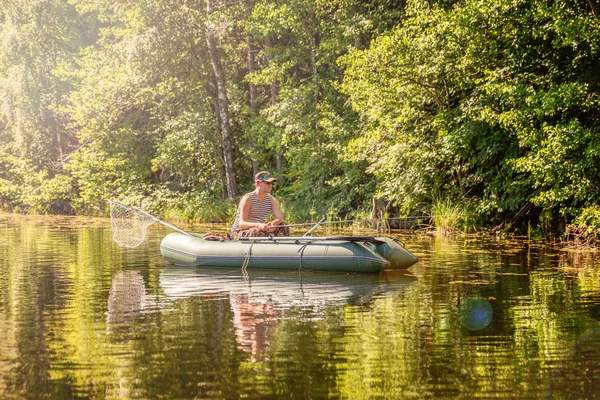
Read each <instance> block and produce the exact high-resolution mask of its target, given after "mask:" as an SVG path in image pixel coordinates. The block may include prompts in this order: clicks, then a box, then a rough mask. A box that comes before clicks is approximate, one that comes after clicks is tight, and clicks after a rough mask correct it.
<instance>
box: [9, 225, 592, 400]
mask: <svg viewBox="0 0 600 400" xmlns="http://www.w3.org/2000/svg"><path fill="white" fill-rule="evenodd" d="M212 229H213V230H214V227H213V228H212ZM167 232H168V230H166V229H163V228H162V227H160V226H154V227H153V228H152V229H151V231H150V237H149V238H148V240H147V241H146V242H145V243H144V244H143V245H142V246H140V247H138V248H136V249H122V248H119V247H118V246H116V245H115V244H113V242H112V239H111V232H110V229H109V226H108V221H107V220H92V219H69V218H40V217H36V218H34V217H26V218H25V217H14V216H0V398H2V399H43V398H57V399H63V398H95V399H104V398H111V399H116V398H118V399H133V398H163V399H178V398H179V399H193V398H207V399H213V398H214V399H220V398H231V399H235V398H240V397H244V398H293V399H296V398H297V399H303V398H346V399H373V398H387V399H405V398H406V399H410V398H491V397H497V398H549V399H555V398H556V399H563V398H574V399H580V398H600V324H599V320H600V273H599V272H598V267H599V264H600V262H599V260H598V256H597V255H596V254H595V253H567V252H560V251H558V250H557V249H555V248H552V247H551V246H549V245H544V244H535V243H530V242H527V241H519V240H497V241H493V240H490V239H489V238H478V237H470V238H458V239H452V240H451V239H443V238H434V237H430V236H425V235H420V236H419V235H407V234H402V235H400V234H392V235H391V236H401V237H402V239H403V240H404V241H405V243H406V245H407V247H408V248H409V249H410V250H411V251H413V252H414V253H415V254H416V255H418V256H419V257H420V262H419V263H418V264H417V265H416V266H414V267H412V268H411V269H410V273H408V274H406V273H398V272H392V273H384V274H381V275H378V276H351V275H341V274H340V275H332V274H310V273H303V274H302V275H299V274H298V273H274V272H271V273H267V272H260V273H256V272H255V273H251V274H250V276H249V278H248V279H244V277H243V276H242V274H241V273H240V271H236V270H226V271H225V270H210V269H202V270H201V269H181V268H176V267H173V266H171V265H169V264H168V263H166V262H165V261H164V260H163V259H162V258H161V257H160V252H159V249H158V246H159V243H160V239H161V238H162V237H163V236H164V235H165V234H166V233H167ZM321 233H327V232H321ZM361 234H365V232H361Z"/></svg>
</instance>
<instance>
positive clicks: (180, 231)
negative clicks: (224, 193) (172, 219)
mask: <svg viewBox="0 0 600 400" xmlns="http://www.w3.org/2000/svg"><path fill="white" fill-rule="evenodd" d="M108 202H109V203H114V204H116V205H118V206H119V207H122V208H124V209H126V210H129V211H132V212H134V213H138V214H141V215H144V216H146V217H148V218H150V219H152V220H153V221H154V222H158V223H159V224H163V225H164V226H166V227H169V228H171V229H173V230H175V231H177V232H179V233H183V234H184V235H187V236H194V235H192V234H191V233H189V232H186V231H184V230H183V229H181V228H178V227H176V226H175V225H173V224H171V223H168V222H165V221H163V220H160V219H158V218H156V217H155V216H153V215H151V214H148V213H147V212H146V211H143V210H140V209H138V208H135V207H131V206H126V205H125V204H123V203H119V202H118V201H115V200H109V201H108Z"/></svg>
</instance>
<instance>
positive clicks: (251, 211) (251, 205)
mask: <svg viewBox="0 0 600 400" xmlns="http://www.w3.org/2000/svg"><path fill="white" fill-rule="evenodd" d="M274 181H275V178H273V177H272V176H271V174H270V173H269V172H267V171H261V172H259V173H258V174H256V176H255V177H254V186H255V189H254V191H252V192H250V193H247V194H245V195H244V196H243V197H242V199H241V200H240V205H239V206H238V210H237V213H236V215H235V221H234V222H233V227H232V228H231V235H232V237H233V238H234V239H238V238H240V237H250V236H268V235H269V234H272V235H274V236H289V234H290V233H289V231H290V230H289V227H287V226H286V227H281V228H277V225H281V224H283V214H281V210H280V209H279V203H278V202H277V199H275V197H273V196H271V190H272V189H273V182H274ZM271 213H272V214H273V216H274V217H275V219H274V220H272V221H270V222H268V223H267V222H266V221H267V217H268V216H269V214H271Z"/></svg>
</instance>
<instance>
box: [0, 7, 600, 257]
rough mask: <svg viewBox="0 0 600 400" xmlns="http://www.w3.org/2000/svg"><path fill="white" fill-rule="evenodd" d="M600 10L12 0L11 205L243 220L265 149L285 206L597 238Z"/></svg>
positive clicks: (382, 220) (383, 219)
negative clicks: (243, 199) (117, 207)
mask: <svg viewBox="0 0 600 400" xmlns="http://www.w3.org/2000/svg"><path fill="white" fill-rule="evenodd" d="M599 9H600V0H569V1H553V2H548V1H544V0H515V1H511V2H508V3H507V2H506V1H503V0H428V1H425V0H410V1H388V0H373V1H370V2H361V1H355V0H348V1H344V2H329V1H322V0H244V1H237V2H231V1H228V2H225V1H223V0H202V1H198V2H187V1H183V2H172V1H167V0H156V1H154V2H145V1H136V0H134V1H128V2H114V1H109V0H97V1H94V2H91V1H87V0H77V1H73V0H48V1H43V2H25V1H21V2H8V3H7V4H5V5H4V6H3V7H2V9H0V210H2V211H5V212H14V213H24V214H58V215H82V216H107V215H108V206H107V204H106V200H107V199H115V200H119V201H122V202H124V203H126V204H129V205H133V206H136V207H139V208H142V209H144V210H147V211H148V212H150V213H152V214H155V215H157V216H160V217H161V218H164V219H165V220H172V221H174V222H177V221H185V222H186V223H189V222H193V223H211V222H214V223H216V222H218V223H225V224H227V223H230V222H231V220H232V217H233V215H234V214H235V208H236V206H237V203H238V200H239V197H240V196H241V195H242V194H244V193H246V192H247V191H250V189H251V187H252V179H253V176H254V174H255V173H256V172H257V171H259V170H269V171H271V172H272V173H273V175H274V176H277V177H278V181H277V183H276V185H275V189H274V194H275V195H276V196H277V198H278V199H281V204H282V208H283V212H284V215H285V216H286V221H287V222H288V223H297V222H306V221H317V220H319V219H320V218H322V217H326V218H327V220H328V221H342V220H359V221H366V222H364V223H365V224H367V225H369V226H370V227H371V228H375V229H381V230H386V229H395V228H398V227H403V226H404V225H410V224H412V223H413V222H414V223H415V225H417V226H415V227H414V229H420V230H422V231H423V232H435V234H438V235H450V236H451V235H457V234H463V233H465V234H471V233H477V232H480V233H486V234H493V235H524V236H526V237H527V238H528V239H529V240H538V239H544V238H546V239H547V238H554V239H553V240H556V241H557V242H560V243H562V244H564V245H565V246H570V247H572V248H575V249H576V248H581V249H588V248H596V247H598V245H599V242H598V240H599V235H600V140H598V138H599V137H600V72H599V71H600V67H599V66H600V17H599V15H598V10H599ZM165 21H168V23H165ZM400 221H403V222H402V223H400ZM406 221H408V222H406ZM402 224H404V225H402ZM411 226H412V225H411Z"/></svg>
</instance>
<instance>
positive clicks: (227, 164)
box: [206, 0, 237, 200]
mask: <svg viewBox="0 0 600 400" xmlns="http://www.w3.org/2000/svg"><path fill="white" fill-rule="evenodd" d="M206 11H207V16H208V20H209V22H208V23H207V27H206V28H207V29H206V44H207V46H208V54H209V57H210V63H211V65H212V67H213V71H214V73H215V81H216V83H217V107H218V108H217V115H218V117H219V122H220V125H221V137H222V139H223V166H224V168H225V178H226V187H227V197H228V198H229V199H230V200H233V199H234V197H235V195H236V190H237V189H236V183H235V171H234V169H233V150H232V148H233V145H232V135H231V127H230V125H229V112H228V110H227V107H228V101H227V88H226V87H225V73H224V71H223V66H222V65H221V60H220V58H219V53H218V49H217V43H216V39H215V33H214V28H213V27H211V26H210V16H211V14H212V12H213V0H207V2H206Z"/></svg>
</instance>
